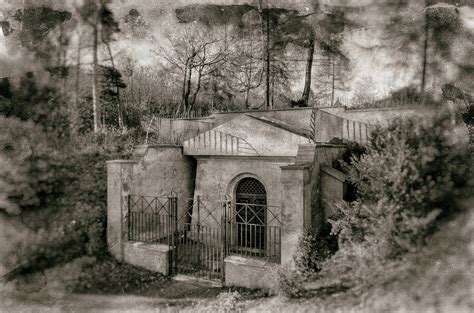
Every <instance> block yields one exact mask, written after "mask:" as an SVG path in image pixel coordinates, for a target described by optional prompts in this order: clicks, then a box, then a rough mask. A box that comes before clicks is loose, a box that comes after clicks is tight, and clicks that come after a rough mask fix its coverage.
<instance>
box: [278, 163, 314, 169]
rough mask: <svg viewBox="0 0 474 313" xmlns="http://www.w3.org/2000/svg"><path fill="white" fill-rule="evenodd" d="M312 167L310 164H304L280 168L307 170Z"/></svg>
mask: <svg viewBox="0 0 474 313" xmlns="http://www.w3.org/2000/svg"><path fill="white" fill-rule="evenodd" d="M312 166H313V165H312V164H310V163H305V164H290V165H285V166H280V168H281V169H282V170H308V169H310V168H311V167H312Z"/></svg>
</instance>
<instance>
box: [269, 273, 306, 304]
mask: <svg viewBox="0 0 474 313" xmlns="http://www.w3.org/2000/svg"><path fill="white" fill-rule="evenodd" d="M276 277H277V286H276V292H277V293H279V294H281V295H284V296H286V297H288V298H301V297H303V296H305V295H306V289H305V288H304V285H303V282H304V276H303V275H301V274H300V273H298V272H296V271H292V270H291V269H289V268H287V267H285V266H281V267H278V268H277V270H276Z"/></svg>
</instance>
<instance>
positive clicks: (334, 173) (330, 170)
mask: <svg viewBox="0 0 474 313" xmlns="http://www.w3.org/2000/svg"><path fill="white" fill-rule="evenodd" d="M321 171H322V172H324V173H326V174H328V175H330V176H332V177H334V178H336V179H337V180H339V181H341V182H345V181H346V180H347V174H345V173H343V172H341V171H338V170H336V169H335V168H332V167H329V166H327V165H321Z"/></svg>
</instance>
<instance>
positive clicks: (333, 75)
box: [331, 56, 336, 106]
mask: <svg viewBox="0 0 474 313" xmlns="http://www.w3.org/2000/svg"><path fill="white" fill-rule="evenodd" d="M334 63H335V62H334V56H332V58H331V65H332V82H331V106H333V105H334V92H335V89H336V86H335V85H336V71H335V69H334V67H335V64H334Z"/></svg>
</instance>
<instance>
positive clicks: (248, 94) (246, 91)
mask: <svg viewBox="0 0 474 313" xmlns="http://www.w3.org/2000/svg"><path fill="white" fill-rule="evenodd" d="M249 97H250V87H247V88H246V90H245V109H248V108H249Z"/></svg>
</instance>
